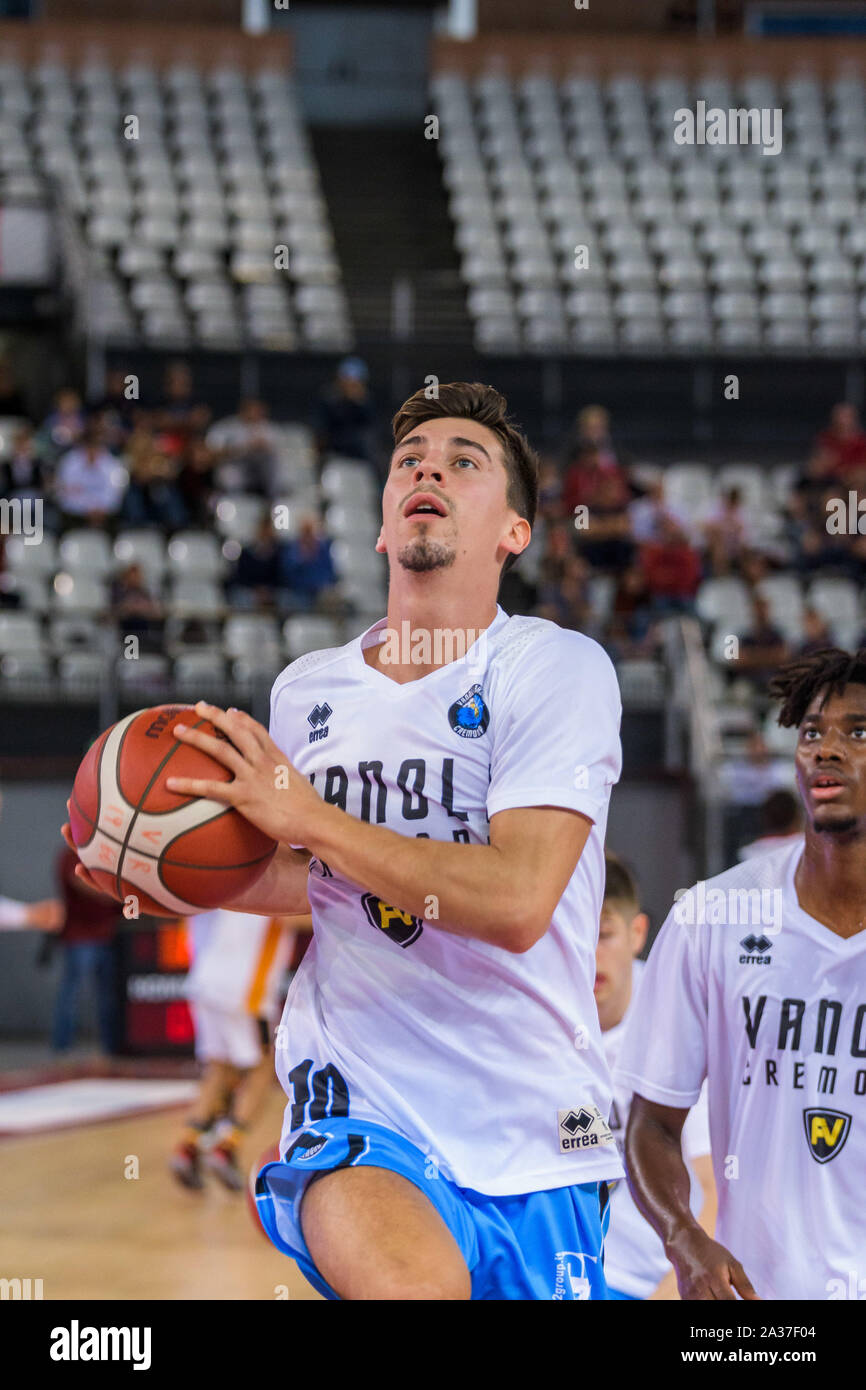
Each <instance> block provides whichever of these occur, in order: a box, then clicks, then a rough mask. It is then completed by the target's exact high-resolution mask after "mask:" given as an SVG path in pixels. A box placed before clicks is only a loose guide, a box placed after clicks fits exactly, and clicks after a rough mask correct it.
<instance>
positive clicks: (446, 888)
mask: <svg viewBox="0 0 866 1390" xmlns="http://www.w3.org/2000/svg"><path fill="white" fill-rule="evenodd" d="M308 847H309V848H310V850H311V851H312V852H313V853H314V854H315V855H316V856H317V857H318V858H319V859H320V860H322V861H323V863H325V864H327V866H328V868H329V869H331V870H332V871H335V872H337V873H339V874H341V875H342V877H344V878H347V879H349V880H350V881H351V882H353V883H357V884H359V885H362V886H363V887H364V888H366V889H367V890H368V891H369V892H372V893H375V894H376V895H377V896H378V897H379V898H381V899H382V901H383V902H386V903H388V904H389V905H390V906H391V907H397V908H400V909H402V911H404V912H410V913H412V915H413V916H415V917H419V918H420V919H421V920H422V921H424V922H429V923H430V925H431V926H433V927H438V928H439V929H440V930H441V931H446V932H450V933H451V934H452V935H455V936H465V937H472V938H474V939H475V940H477V941H487V942H489V943H490V944H491V945H494V946H501V947H503V949H505V950H507V951H522V950H526V949H527V948H528V946H529V945H531V944H532V940H533V933H534V932H535V926H536V924H535V923H534V921H533V919H532V913H533V910H534V909H533V907H532V904H531V903H530V901H529V896H528V893H527V889H526V884H525V883H524V882H523V881H522V880H523V875H522V874H521V875H518V873H517V872H516V868H517V866H516V865H514V864H513V863H509V862H508V861H507V860H506V858H505V856H504V855H503V854H502V852H501V851H500V850H498V849H497V848H496V847H495V846H494V845H469V844H455V843H453V842H449V841H447V840H433V839H427V838H416V837H415V836H409V835H400V834H398V833H397V832H396V831H394V830H388V829H387V828H386V827H385V826H381V825H368V824H367V822H366V821H362V820H358V819H357V818H356V817H355V816H350V815H348V814H347V813H346V812H345V811H342V810H340V809H339V808H338V807H336V806H331V805H327V804H326V803H324V802H323V803H322V810H321V814H318V813H317V814H316V816H315V818H314V820H313V821H312V822H311V825H310V830H309V840H308ZM535 934H536V935H537V933H535Z"/></svg>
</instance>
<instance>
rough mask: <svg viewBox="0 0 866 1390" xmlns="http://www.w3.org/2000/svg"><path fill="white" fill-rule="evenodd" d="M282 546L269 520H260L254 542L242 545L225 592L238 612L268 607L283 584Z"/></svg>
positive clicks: (283, 547)
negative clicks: (243, 609) (239, 610)
mask: <svg viewBox="0 0 866 1390" xmlns="http://www.w3.org/2000/svg"><path fill="white" fill-rule="evenodd" d="M284 551H285V544H284V542H282V541H281V540H279V538H278V537H277V534H276V532H275V530H274V527H273V523H272V521H271V518H270V516H264V517H262V519H261V521H260V522H259V525H258V530H257V532H256V537H255V540H253V541H251V542H250V543H249V544H248V545H245V546H244V547H243V549H242V550H241V553H240V555H239V556H238V558H237V561H236V562H235V567H234V570H233V572H232V574H231V575H230V577H229V579H228V581H227V584H226V589H227V592H228V596H229V598H230V600H231V601H232V603H235V604H236V605H237V606H238V607H239V608H254V607H256V606H258V607H269V606H270V605H271V604H273V603H274V601H275V599H276V591H277V589H279V588H280V586H281V585H284V584H285V582H286V581H285V576H284V568H283V559H284Z"/></svg>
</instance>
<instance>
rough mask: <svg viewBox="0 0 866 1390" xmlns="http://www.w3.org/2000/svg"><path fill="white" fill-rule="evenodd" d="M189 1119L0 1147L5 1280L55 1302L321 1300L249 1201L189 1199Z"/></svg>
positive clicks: (263, 1121) (271, 1103)
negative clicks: (182, 1174)
mask: <svg viewBox="0 0 866 1390" xmlns="http://www.w3.org/2000/svg"><path fill="white" fill-rule="evenodd" d="M283 1099H284V1097H283V1096H282V1092H281V1091H278V1090H277V1089H276V1088H274V1090H273V1092H272V1093H271V1094H269V1095H268V1098H267V1103H266V1105H265V1107H264V1108H263V1113H262V1116H261V1118H260V1120H259V1122H258V1123H257V1125H256V1127H255V1129H254V1130H253V1131H251V1133H250V1136H249V1140H248V1142H247V1144H246V1146H245V1151H244V1159H245V1161H247V1160H248V1162H249V1165H250V1166H252V1165H253V1164H254V1163H255V1162H256V1160H257V1159H258V1157H259V1155H260V1153H262V1151H263V1150H264V1149H266V1148H267V1147H268V1146H269V1145H270V1144H273V1143H274V1142H275V1141H276V1139H277V1138H278V1136H279V1132H280V1124H281V1120H282V1101H283ZM183 1115H184V1111H183V1110H182V1109H177V1108H175V1109H172V1110H170V1111H160V1112H158V1113H155V1114H148V1115H142V1116H137V1117H135V1118H132V1119H129V1118H127V1119H123V1120H115V1121H109V1122H105V1123H98V1124H89V1125H85V1126H81V1127H79V1128H68V1129H63V1130H59V1131H57V1132H54V1133H44V1134H38V1135H26V1136H21V1137H20V1138H5V1139H3V1140H0V1209H2V1212H3V1221H2V1229H0V1275H2V1276H3V1277H5V1278H21V1279H24V1278H30V1279H41V1280H42V1281H43V1286H42V1291H43V1297H44V1298H45V1299H46V1300H48V1299H60V1298H74V1299H150V1298H154V1299H186V1298H188V1299H199V1298H203V1299H275V1298H280V1297H282V1298H285V1297H286V1296H287V1293H288V1298H289V1299H290V1300H292V1299H318V1298H319V1295H318V1294H317V1293H316V1292H315V1290H314V1289H312V1288H311V1286H310V1285H309V1284H308V1283H307V1281H306V1280H305V1279H304V1278H303V1276H302V1275H301V1274H300V1273H299V1272H298V1269H297V1266H296V1265H295V1263H294V1261H292V1260H289V1259H287V1258H286V1257H284V1256H283V1255H281V1254H280V1253H279V1252H278V1251H277V1250H275V1249H274V1247H273V1246H272V1245H271V1244H270V1242H269V1241H268V1240H267V1238H266V1237H265V1235H264V1233H263V1232H262V1231H261V1229H257V1228H256V1226H254V1224H253V1218H252V1214H251V1212H250V1210H249V1205H248V1202H247V1198H246V1194H245V1193H243V1192H240V1193H232V1192H228V1191H226V1190H225V1189H224V1188H223V1187H222V1186H221V1185H220V1184H219V1182H218V1181H217V1180H216V1179H215V1178H210V1177H208V1178H206V1187H205V1189H204V1191H202V1192H190V1191H186V1190H185V1189H184V1188H182V1187H180V1186H179V1185H178V1183H177V1182H176V1180H175V1179H174V1178H173V1177H172V1176H171V1174H170V1173H169V1172H168V1169H167V1167H166V1159H167V1157H168V1154H169V1152H170V1150H171V1147H172V1145H173V1143H174V1142H175V1141H176V1138H177V1134H178V1130H179V1128H180V1123H181V1120H182V1118H183ZM135 1159H137V1169H138V1174H139V1176H138V1177H128V1176H126V1174H127V1173H128V1172H131V1171H134V1170H135V1166H136V1165H135V1163H134V1162H133V1160H135ZM286 1291H287V1293H286Z"/></svg>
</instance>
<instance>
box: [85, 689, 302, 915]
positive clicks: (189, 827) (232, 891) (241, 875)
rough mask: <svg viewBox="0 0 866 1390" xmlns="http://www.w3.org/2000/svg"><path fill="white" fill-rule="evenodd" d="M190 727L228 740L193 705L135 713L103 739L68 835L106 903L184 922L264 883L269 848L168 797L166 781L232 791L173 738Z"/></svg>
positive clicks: (212, 810) (237, 825)
mask: <svg viewBox="0 0 866 1390" xmlns="http://www.w3.org/2000/svg"><path fill="white" fill-rule="evenodd" d="M178 723H187V724H189V725H190V726H191V727H193V728H196V729H201V730H202V732H204V733H207V734H212V735H214V736H215V737H217V738H224V737H225V735H224V734H222V733H221V732H220V731H219V730H217V729H215V728H214V726H213V725H212V724H211V723H210V722H209V721H208V720H206V719H199V718H198V717H196V715H195V711H194V709H193V707H192V706H191V705H157V706H155V707H154V708H153V709H145V710H138V711H136V712H135V713H134V714H129V715H127V716H126V718H125V719H121V720H120V721H119V722H118V723H117V724H114V725H112V727H111V728H110V729H106V731H105V732H104V733H103V734H101V735H100V737H99V738H98V739H97V740H96V742H95V743H94V744H93V746H92V747H91V748H90V749H89V750H88V752H87V754H86V756H85V758H84V760H83V761H82V763H81V766H80V767H79V769H78V772H77V774H76V777H75V783H74V785H73V788H72V797H71V802H70V815H69V820H70V826H71V829H72V837H73V839H74V841H75V845H76V848H77V849H78V854H79V858H80V860H81V862H82V864H83V865H84V866H85V868H86V869H87V870H88V871H89V872H90V874H91V875H92V877H93V878H94V879H95V881H96V882H97V883H98V884H99V886H100V887H101V888H102V889H103V891H104V892H106V893H109V894H110V895H111V896H112V897H114V898H117V899H119V900H120V901H124V900H125V899H126V898H128V897H130V896H132V897H135V898H136V899H137V902H138V911H139V912H146V913H150V914H152V915H154V916H157V917H182V916H186V915H188V914H189V913H193V912H197V911H201V910H202V909H203V908H211V907H218V906H219V905H220V904H222V903H225V902H227V901H231V900H232V899H233V898H235V897H237V896H238V895H239V894H241V893H243V892H244V891H245V890H246V889H247V888H249V887H250V886H251V885H252V884H253V883H255V881H256V879H257V878H258V877H259V876H260V875H261V874H262V873H263V871H264V869H265V868H266V866H267V864H268V863H269V861H270V859H271V858H272V856H273V854H274V852H275V850H276V842H275V841H274V840H272V839H271V838H270V836H268V835H265V834H264V832H263V831H261V830H259V829H258V828H257V827H256V826H254V825H252V824H251V823H250V822H249V821H248V820H246V819H245V818H244V817H243V816H242V815H241V814H240V812H238V811H236V810H234V808H233V807H231V806H224V805H222V803H220V802H218V801H210V800H207V799H205V798H204V797H190V796H186V797H185V796H181V795H179V794H178V793H177V792H170V791H168V790H167V788H166V785H165V782H166V778H167V777H197V778H207V779H209V780H211V781H220V782H230V781H231V780H232V774H231V773H230V772H229V770H228V768H225V767H223V765H222V764H221V763H218V762H217V761H216V760H215V759H214V758H211V757H210V756H209V755H208V754H207V753H203V752H201V751H200V750H199V749H197V748H193V747H191V746H190V745H188V744H185V743H181V742H180V740H179V739H176V738H175V737H174V732H173V731H174V727H175V725H176V724H178Z"/></svg>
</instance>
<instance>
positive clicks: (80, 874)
mask: <svg viewBox="0 0 866 1390" xmlns="http://www.w3.org/2000/svg"><path fill="white" fill-rule="evenodd" d="M66 810H67V811H68V810H69V802H68V801H67V803H66ZM60 833H61V835H62V836H63V838H64V840H65V841H66V843H67V844H68V846H69V848H70V849H74V850H75V853H76V854H77V853H78V846H77V845H76V843H75V841H74V840H73V838H72V826H71V825H70V824H69V821H65V822H64V824H63V825H62V826H61V827H60ZM75 877H76V878H77V879H78V881H79V883H80V884H81V886H82V888H86V889H87V890H88V891H89V892H91V893H98V894H99V896H100V898H110V897H111V894H110V893H106V892H105V890H104V889H102V888H100V886H99V884H98V883H97V882H96V880H95V879H93V878H91V876H90V874H89V873H88V872H87V870H86V869H85V867H84V865H83V864H82V863H81V861H80V860H79V861H78V863H77V864H76V865H75Z"/></svg>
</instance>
